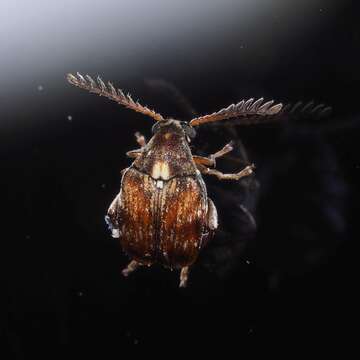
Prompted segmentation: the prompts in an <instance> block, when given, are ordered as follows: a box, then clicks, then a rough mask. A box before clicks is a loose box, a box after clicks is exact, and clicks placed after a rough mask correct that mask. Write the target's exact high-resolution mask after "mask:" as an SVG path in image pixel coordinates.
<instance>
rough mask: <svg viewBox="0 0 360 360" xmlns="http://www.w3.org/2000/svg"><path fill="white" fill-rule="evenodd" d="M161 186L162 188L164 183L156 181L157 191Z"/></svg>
mask: <svg viewBox="0 0 360 360" xmlns="http://www.w3.org/2000/svg"><path fill="white" fill-rule="evenodd" d="M163 186H164V182H163V181H162V180H157V181H156V187H157V188H158V189H162V188H163Z"/></svg>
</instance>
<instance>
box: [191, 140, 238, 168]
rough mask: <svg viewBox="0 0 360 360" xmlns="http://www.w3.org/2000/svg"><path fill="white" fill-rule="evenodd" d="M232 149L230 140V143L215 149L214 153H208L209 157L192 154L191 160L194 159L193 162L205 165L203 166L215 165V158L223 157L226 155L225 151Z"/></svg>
mask: <svg viewBox="0 0 360 360" xmlns="http://www.w3.org/2000/svg"><path fill="white" fill-rule="evenodd" d="M232 150H233V147H232V144H231V142H230V143H228V144H226V145H225V146H224V147H223V148H222V149H221V150H219V151H217V152H216V153H215V154H211V155H209V157H203V156H197V155H194V156H193V160H194V162H195V164H201V165H205V166H213V167H215V165H216V161H215V159H217V158H221V157H223V156H224V155H226V154H227V153H229V152H230V151H232Z"/></svg>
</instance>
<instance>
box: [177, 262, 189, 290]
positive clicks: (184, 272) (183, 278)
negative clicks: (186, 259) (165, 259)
mask: <svg viewBox="0 0 360 360" xmlns="http://www.w3.org/2000/svg"><path fill="white" fill-rule="evenodd" d="M189 272H190V268H189V266H185V267H183V268H181V272H180V284H179V287H186V285H187V281H188V277H189Z"/></svg>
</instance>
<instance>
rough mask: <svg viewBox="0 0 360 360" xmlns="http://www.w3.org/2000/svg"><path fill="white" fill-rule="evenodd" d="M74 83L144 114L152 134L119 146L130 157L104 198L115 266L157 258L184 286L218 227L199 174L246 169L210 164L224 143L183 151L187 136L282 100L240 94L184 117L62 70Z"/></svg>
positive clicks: (268, 111)
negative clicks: (119, 257)
mask: <svg viewBox="0 0 360 360" xmlns="http://www.w3.org/2000/svg"><path fill="white" fill-rule="evenodd" d="M67 80H68V81H69V82H70V83H71V84H72V85H75V86H77V87H80V88H82V89H85V90H88V91H90V92H92V93H95V94H98V95H101V96H105V97H107V98H109V99H111V100H114V101H116V102H117V103H119V104H121V105H123V106H125V107H127V108H129V109H132V110H134V111H137V112H140V113H142V114H144V115H147V116H150V117H152V118H153V119H154V120H156V123H155V124H154V125H153V127H152V133H153V136H152V138H151V139H150V141H149V142H148V143H146V141H145V138H144V137H143V136H142V135H140V134H138V133H137V134H136V138H137V142H138V143H139V145H140V146H141V147H140V148H139V149H137V150H132V151H129V152H127V156H129V157H130V158H133V159H134V161H133V163H132V164H131V165H130V167H128V168H126V169H124V170H123V171H122V179H121V186H120V192H119V194H118V195H117V196H116V197H115V199H114V200H113V202H112V203H111V205H110V207H109V209H108V213H107V215H106V217H105V219H106V221H107V223H108V226H109V228H110V230H111V232H112V236H113V237H114V238H119V239H120V243H121V246H122V248H123V250H124V252H125V253H126V254H127V255H128V256H129V257H130V259H131V261H130V263H129V264H128V266H127V267H126V268H125V269H124V270H123V271H122V274H123V275H124V276H128V275H129V274H130V273H131V272H133V271H134V270H135V269H136V268H138V267H139V266H141V265H148V266H150V265H152V264H154V263H160V264H162V265H164V266H166V267H169V268H177V269H181V271H180V285H179V286H180V287H185V286H186V284H187V280H188V274H189V269H190V266H191V265H193V264H194V262H195V261H196V259H197V257H198V255H199V252H200V250H201V249H202V248H203V247H204V246H205V245H206V244H207V243H208V241H209V240H210V239H211V237H212V236H213V234H214V232H215V230H216V229H217V227H218V218H217V211H216V207H215V205H214V203H213V202H212V200H211V199H210V198H209V197H208V196H207V191H206V186H205V183H204V181H203V178H202V175H201V174H207V175H214V176H216V177H218V178H219V179H221V180H239V179H241V178H243V177H245V176H248V175H250V174H252V173H253V170H254V165H253V164H252V165H248V166H246V167H245V168H244V169H242V170H241V171H239V172H237V173H234V174H223V173H221V172H220V171H218V170H216V169H215V161H216V159H217V158H220V157H222V156H224V155H225V154H227V153H229V152H230V151H231V150H232V145H231V144H230V143H229V144H227V145H225V146H224V147H223V148H222V149H221V150H220V151H218V152H216V153H215V154H212V155H210V156H209V157H202V156H196V155H193V154H192V153H191V150H190V147H189V143H190V141H191V140H192V139H193V138H194V137H195V135H196V132H195V129H194V127H195V126H198V125H201V124H205V123H209V122H213V121H220V120H226V119H230V118H238V117H242V119H244V122H245V123H251V122H252V120H251V118H248V116H251V115H257V116H261V117H262V116H267V115H275V114H278V113H279V112H280V110H281V108H282V104H276V105H273V104H274V101H268V102H265V103H264V99H262V98H261V99H258V100H256V101H254V99H249V100H247V101H245V100H242V101H240V102H239V103H237V104H232V105H230V106H229V107H227V108H225V109H222V110H220V111H218V112H215V113H213V114H210V115H205V116H200V117H196V118H193V119H192V120H191V121H190V122H184V121H180V120H176V119H172V118H164V117H163V116H162V115H160V114H159V113H156V112H155V111H154V110H151V109H149V108H148V107H145V106H142V105H141V104H140V103H139V102H137V101H136V102H135V101H134V100H133V99H132V98H131V96H130V95H129V94H127V95H125V94H124V93H123V91H122V90H120V89H115V87H114V86H113V85H112V84H111V83H110V82H109V83H108V85H105V83H104V82H103V81H102V80H101V78H100V77H98V78H97V81H94V80H93V79H92V78H91V77H90V76H89V75H86V76H85V77H83V76H82V75H81V74H79V73H77V74H76V76H75V75H72V74H68V75H67Z"/></svg>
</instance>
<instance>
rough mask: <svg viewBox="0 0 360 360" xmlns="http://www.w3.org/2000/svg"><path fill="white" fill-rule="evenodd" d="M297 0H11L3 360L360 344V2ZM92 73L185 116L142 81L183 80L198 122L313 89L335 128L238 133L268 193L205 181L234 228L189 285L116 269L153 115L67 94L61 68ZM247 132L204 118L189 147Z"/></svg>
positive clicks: (6, 38) (1, 110) (5, 97)
mask: <svg viewBox="0 0 360 360" xmlns="http://www.w3.org/2000/svg"><path fill="white" fill-rule="evenodd" d="M5 3H6V2H5ZM253 3H256V2H253ZM289 3H290V2H284V1H274V2H273V3H272V4H271V3H270V2H267V1H259V4H258V6H253V7H251V9H250V10H249V12H248V13H247V12H246V13H244V12H245V9H243V7H244V6H245V4H247V5H248V6H250V5H249V4H248V3H247V2H244V3H241V2H231V1H225V2H224V3H221V2H218V3H217V2H195V4H194V5H191V4H190V3H188V2H186V1H185V2H184V5H183V6H180V7H179V4H175V2H174V4H173V5H169V4H167V5H165V3H164V2H162V1H154V3H153V6H150V5H145V4H141V3H139V4H137V5H126V6H125V5H124V4H123V3H121V2H120V3H113V2H111V1H109V2H103V3H102V5H100V4H99V3H95V2H94V3H91V2H89V3H88V4H85V3H83V2H82V1H79V2H75V3H73V4H70V3H69V4H67V2H65V5H64V8H62V9H57V7H58V6H56V8H52V7H51V5H49V4H48V5H46V6H45V3H42V2H41V1H36V2H34V4H33V5H34V6H33V8H30V7H29V8H28V7H27V6H29V5H24V3H22V2H15V5H9V7H8V8H6V6H3V5H2V6H3V7H4V8H3V9H2V10H3V11H2V12H1V14H2V16H3V19H2V20H4V21H3V22H2V25H3V26H4V28H3V29H2V30H3V31H2V37H1V41H2V43H3V44H2V48H3V54H4V55H3V66H2V70H1V79H2V85H1V91H0V101H1V102H0V106H1V107H0V116H1V145H0V146H1V164H2V166H1V189H2V190H3V192H4V194H3V195H2V196H1V203H2V205H3V209H4V215H3V222H2V236H1V262H0V263H1V266H2V271H1V274H2V277H3V280H2V282H1V289H2V294H3V296H2V298H3V299H4V300H5V307H4V308H3V309H4V312H3V314H2V315H1V319H0V338H1V341H2V342H3V345H2V346H1V351H4V352H5V354H6V355H5V357H3V358H5V359H13V358H14V359H27V358H30V356H36V357H38V358H39V357H42V356H44V357H46V358H50V359H53V358H57V357H59V358H71V357H72V356H77V357H79V356H80V358H85V356H88V355H90V354H95V355H97V356H101V357H104V358H115V357H117V358H118V357H121V356H126V355H127V354H128V352H127V351H128V350H131V351H135V350H136V349H140V348H152V349H153V350H154V352H152V353H148V354H150V355H154V354H161V355H165V354H166V355H170V354H173V353H177V352H180V351H181V350H185V352H187V354H188V355H189V356H191V355H192V349H194V348H199V349H203V350H205V349H211V350H212V349H218V350H220V351H222V352H223V356H228V355H227V354H228V352H229V351H230V350H236V353H235V354H236V355H238V356H241V355H242V354H243V352H244V351H245V350H250V351H251V352H252V353H256V352H257V351H259V350H262V349H265V350H266V351H268V352H269V353H270V352H271V351H275V353H278V352H280V351H281V350H283V349H285V348H286V347H287V345H289V344H291V350H289V352H288V354H293V353H297V352H298V351H300V350H304V351H306V352H307V353H310V352H312V351H313V348H314V347H316V348H317V349H318V350H320V351H328V350H333V348H335V347H336V348H340V349H341V350H342V351H343V355H344V352H346V351H347V350H349V348H350V345H351V344H352V342H353V340H354V338H355V333H354V330H353V329H352V325H356V324H355V320H354V315H355V297H354V296H355V294H354V293H355V288H356V285H357V281H358V280H357V277H356V269H357V266H356V264H357V256H356V252H355V251H354V246H353V242H354V241H353V240H355V239H356V237H357V235H358V227H357V220H358V219H357V216H356V215H357V214H356V212H355V209H357V206H358V205H357V204H358V203H359V200H360V198H359V194H358V192H357V184H358V182H359V174H360V173H359V172H360V162H359V159H358V152H359V147H358V142H359V133H358V129H359V110H358V91H357V90H358V84H359V80H360V70H359V60H360V59H359V52H358V47H359V41H360V31H359V26H358V14H359V9H358V8H356V6H354V5H353V4H351V2H346V1H333V2H330V1H313V2H307V1H305V2H300V1H298V2H297V1H294V2H291V4H289ZM95 4H96V5H95ZM42 5H43V6H42ZM178 7H179V9H178ZM99 9H100V10H101V11H100V10H99ZM246 9H247V8H246ZM62 10H63V11H62ZM5 11H6V12H5ZM99 11H100V13H99ZM117 14H118V15H119V21H117V20H116V19H117ZM127 14H128V16H127ZM154 14H156V16H159V19H157V18H156V19H155V18H154V19H152V20H154V21H151V26H150V25H149V24H150V23H149V22H148V18H147V16H149V17H151V16H155V15H154ZM199 14H202V15H203V14H205V15H206V14H207V15H206V16H205V17H202V18H201V20H197V18H196V16H197V15H199ZM202 15H201V16H202ZM199 16H200V15H199ZM127 18H128V22H125V23H124V21H125V20H126V19H127ZM155 20H157V21H158V23H156V22H155ZM197 21H198V22H197ZM4 23H5V25H4ZM147 26H149V31H147V30H148V28H147ZM34 29H35V30H36V31H35V30H34ZM134 29H135V30H136V29H140V30H139V31H138V32H137V31H135V30H134ZM96 34H99V36H96ZM107 34H108V35H109V36H107ZM159 34H161V36H160V35H159ZM46 36H48V38H47V37H46ZM76 71H80V72H82V73H89V74H91V75H94V76H96V75H97V74H101V75H102V76H103V78H104V79H105V80H107V79H109V80H111V81H112V82H113V83H115V84H116V85H117V86H119V87H121V88H123V89H125V90H126V91H129V92H130V93H131V94H133V96H134V98H137V97H139V99H141V102H142V103H144V104H148V105H149V106H151V107H154V108H155V109H156V110H157V111H159V112H161V113H163V114H164V115H167V116H170V115H173V116H181V109H180V108H177V107H176V104H173V102H172V100H171V98H170V97H167V96H166V95H165V94H162V93H159V92H157V91H155V90H154V89H151V88H149V87H148V86H146V85H145V83H144V79H146V78H162V79H166V80H168V81H170V82H172V83H174V84H176V85H177V86H178V87H179V88H180V89H181V90H182V91H183V92H184V93H185V94H186V96H187V97H188V98H189V99H191V101H192V104H193V106H194V107H195V108H196V109H197V110H198V111H199V113H201V114H204V113H210V112H213V111H216V110H218V109H220V108H222V107H224V106H227V105H229V104H230V103H232V102H235V101H238V100H240V99H242V98H248V97H253V96H254V97H260V96H265V97H266V98H274V99H275V100H277V101H282V102H284V103H287V102H296V101H297V100H302V101H309V100H313V99H314V100H315V101H317V102H319V103H322V102H323V103H326V104H328V105H331V106H332V107H333V109H334V111H333V114H332V116H330V117H329V118H327V119H323V120H321V121H303V122H302V121H301V119H300V121H294V122H292V121H291V119H290V120H289V121H287V122H284V123H283V124H281V125H266V126H262V125H260V126H258V127H251V128H250V127H244V128H241V127H238V128H237V130H236V131H237V133H236V135H233V137H234V136H235V139H234V140H239V139H241V140H242V141H243V144H244V145H245V148H246V150H247V153H248V156H249V159H250V161H251V162H255V163H256V165H257V170H256V180H257V182H258V184H259V187H258V188H256V187H253V188H251V189H252V190H251V191H249V192H246V191H245V190H242V189H243V188H242V187H236V186H235V185H232V184H229V183H221V182H219V181H217V180H214V179H205V180H206V182H207V183H208V184H209V194H210V196H211V197H212V198H213V200H214V202H215V203H216V205H217V206H218V210H219V216H220V227H221V228H222V229H223V230H220V232H219V235H218V237H217V238H215V239H214V243H213V245H212V244H210V245H209V248H208V249H206V251H205V252H204V254H202V255H201V257H200V259H199V262H198V264H196V265H195V267H194V269H193V271H192V273H191V277H190V281H189V286H188V288H187V289H185V290H184V289H178V287H177V286H178V273H177V272H176V271H173V272H170V271H168V270H166V269H162V268H160V267H157V266H155V267H154V268H151V269H141V270H139V271H138V272H137V273H134V274H133V275H131V277H130V278H128V279H124V278H122V277H121V275H120V270H121V268H122V267H124V266H125V264H126V263H127V261H128V260H127V259H126V257H125V255H123V254H122V252H121V249H120V246H119V244H118V243H117V241H115V240H114V239H112V238H111V237H110V234H109V233H108V231H107V229H106V226H105V224H104V221H103V216H104V214H105V212H106V210H107V207H108V206H109V204H110V202H111V201H112V199H113V197H114V196H115V195H116V193H117V192H118V190H119V184H120V170H121V169H123V168H125V167H126V166H128V165H129V164H130V160H129V159H127V158H126V157H125V152H126V151H128V150H131V149H134V148H136V147H137V144H136V143H135V139H134V136H133V133H134V132H135V131H138V130H140V131H142V132H143V133H144V134H145V136H147V137H148V138H149V136H150V129H151V126H152V120H151V119H148V118H145V117H144V116H141V115H139V114H136V113H132V112H131V111H129V110H126V109H123V108H121V107H119V106H118V105H116V104H115V103H111V102H110V101H108V100H106V99H104V98H100V97H96V96H95V95H90V94H87V93H85V92H84V91H81V90H79V89H75V88H73V87H71V86H70V85H69V84H67V83H66V81H65V74H66V73H67V72H76ZM200 135H203V137H202V138H200ZM231 139H232V138H231V137H230V135H229V133H227V132H226V131H225V130H223V129H221V126H220V127H215V128H212V129H211V128H210V129H209V128H206V129H205V128H204V130H203V133H201V131H199V139H198V140H197V141H195V142H194V146H193V150H194V152H195V153H199V152H201V151H202V150H203V151H205V150H206V151H209V152H213V151H216V150H218V149H219V148H221V147H222V146H223V145H224V144H225V142H227V141H229V140H231ZM197 147H198V148H197ZM197 149H198V151H197ZM223 164H224V166H227V165H226V162H224V163H223ZM218 166H219V168H220V169H221V168H222V169H224V167H222V162H221V161H219V162H218ZM236 166H238V167H239V165H233V166H232V169H234V170H236V169H235V167H236ZM226 170H228V169H227V168H226ZM244 189H245V188H244ZM241 203H246V205H247V206H248V207H249V208H250V210H251V211H252V212H253V214H254V216H255V217H256V219H257V223H258V229H257V232H256V233H254V232H253V231H252V230H251V231H250V230H249V224H246V221H244V216H243V214H242V211H241V210H240V209H239V207H238V205H239V204H241ZM244 229H245V230H244ZM222 231H223V232H222ZM249 233H251V234H250V235H249ZM222 239H225V240H224V241H225V242H224V243H222V241H223V240H222ZM226 264H228V266H226ZM169 350H170V351H169Z"/></svg>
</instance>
